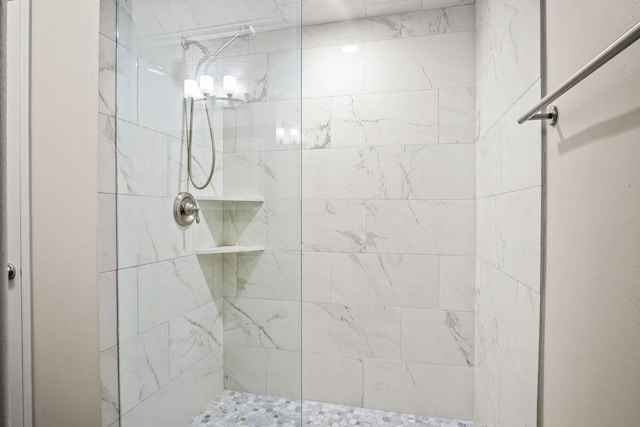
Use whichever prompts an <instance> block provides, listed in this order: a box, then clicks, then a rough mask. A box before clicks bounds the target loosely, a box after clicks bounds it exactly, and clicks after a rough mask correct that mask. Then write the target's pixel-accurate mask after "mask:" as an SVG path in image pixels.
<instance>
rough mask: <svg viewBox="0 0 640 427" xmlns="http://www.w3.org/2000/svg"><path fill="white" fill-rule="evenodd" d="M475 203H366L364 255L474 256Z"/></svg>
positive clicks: (418, 201)
mask: <svg viewBox="0 0 640 427" xmlns="http://www.w3.org/2000/svg"><path fill="white" fill-rule="evenodd" d="M474 230H475V201H472V200H470V201H466V200H456V201H453V200H451V201H422V200H410V201H395V200H379V201H369V202H367V240H366V251H367V252H381V253H404V252H411V253H422V254H442V255H447V254H449V255H473V254H474V252H475V242H474V235H475V232H474Z"/></svg>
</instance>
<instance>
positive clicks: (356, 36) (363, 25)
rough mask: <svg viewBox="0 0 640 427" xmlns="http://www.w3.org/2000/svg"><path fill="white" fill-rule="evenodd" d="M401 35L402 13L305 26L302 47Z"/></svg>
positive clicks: (348, 42) (390, 37)
mask: <svg viewBox="0 0 640 427" xmlns="http://www.w3.org/2000/svg"><path fill="white" fill-rule="evenodd" d="M401 36H402V31H401V25H400V15H387V16H379V17H374V18H367V19H354V20H349V21H338V22H331V23H328V24H321V25H311V26H304V27H303V28H302V47H303V48H308V47H318V46H331V45H344V44H353V43H361V42H366V41H372V40H386V39H393V38H398V37H401Z"/></svg>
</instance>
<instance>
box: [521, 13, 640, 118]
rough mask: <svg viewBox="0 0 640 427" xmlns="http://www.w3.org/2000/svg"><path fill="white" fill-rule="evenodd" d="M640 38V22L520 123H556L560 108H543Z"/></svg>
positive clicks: (541, 102)
mask: <svg viewBox="0 0 640 427" xmlns="http://www.w3.org/2000/svg"><path fill="white" fill-rule="evenodd" d="M639 38H640V22H639V23H637V24H636V25H634V26H633V27H632V28H631V29H630V30H629V31H627V32H626V33H624V34H623V35H622V36H620V37H619V38H618V40H616V41H614V42H613V43H611V45H609V47H607V48H606V49H605V50H603V51H602V52H600V53H599V54H598V55H597V56H596V57H595V58H593V59H592V60H591V61H589V62H587V63H586V64H585V65H584V66H583V67H582V68H580V69H579V70H578V71H576V72H575V73H574V74H573V75H572V76H571V77H569V78H568V79H567V80H565V81H564V83H562V84H561V85H560V86H558V87H557V88H556V89H555V90H553V91H551V92H550V93H549V94H548V95H547V96H545V97H544V98H542V100H541V101H540V102H538V103H537V104H536V105H535V106H534V107H532V108H531V109H530V110H529V111H527V112H526V113H525V114H524V115H523V116H522V117H520V118H519V119H518V123H520V124H522V123H524V122H526V121H528V120H549V124H550V125H551V126H553V125H555V124H556V122H557V121H558V109H557V108H556V107H554V106H551V108H550V109H549V111H548V112H546V113H540V114H536V113H538V112H540V111H541V110H542V109H543V108H545V107H547V106H548V105H549V104H551V103H552V102H553V101H555V100H556V99H558V98H560V97H561V96H562V95H564V94H565V93H566V92H568V91H569V89H571V88H572V87H574V86H575V85H577V84H578V83H580V82H581V81H582V80H584V79H585V78H587V77H588V76H589V75H591V73H593V72H594V71H596V70H597V69H598V68H600V67H602V66H603V65H604V64H606V63H607V62H609V61H610V60H611V59H613V58H614V57H615V56H616V55H618V54H619V53H620V52H622V51H623V50H625V49H626V48H628V47H629V46H631V45H632V44H633V43H635V42H636V40H638V39H639Z"/></svg>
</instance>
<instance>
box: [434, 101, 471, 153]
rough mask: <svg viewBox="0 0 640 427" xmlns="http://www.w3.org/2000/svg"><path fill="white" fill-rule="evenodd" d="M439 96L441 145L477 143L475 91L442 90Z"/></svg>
mask: <svg viewBox="0 0 640 427" xmlns="http://www.w3.org/2000/svg"><path fill="white" fill-rule="evenodd" d="M439 95H440V98H439V107H440V116H439V126H440V144H459V143H472V142H475V140H476V126H475V117H476V115H475V107H476V97H475V89H473V88H457V89H441V90H440V91H439Z"/></svg>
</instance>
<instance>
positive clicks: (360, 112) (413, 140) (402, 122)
mask: <svg viewBox="0 0 640 427" xmlns="http://www.w3.org/2000/svg"><path fill="white" fill-rule="evenodd" d="M437 143H438V92H437V91H415V89H414V90H413V91H411V92H400V93H385V94H369V95H357V96H347V97H335V98H332V99H331V147H334V148H337V147H359V146H363V145H365V146H379V145H394V146H397V145H422V144H437Z"/></svg>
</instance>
